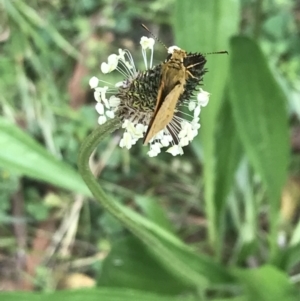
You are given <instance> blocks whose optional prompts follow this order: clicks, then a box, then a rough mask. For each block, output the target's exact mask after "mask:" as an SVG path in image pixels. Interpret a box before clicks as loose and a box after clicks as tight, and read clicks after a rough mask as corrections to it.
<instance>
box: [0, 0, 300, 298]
mask: <svg viewBox="0 0 300 301" xmlns="http://www.w3.org/2000/svg"><path fill="white" fill-rule="evenodd" d="M0 23H1V24H0V75H1V77H0V110H1V113H2V114H1V115H2V116H1V118H0V178H1V181H0V237H1V239H0V286H1V289H2V291H9V290H11V291H20V290H26V291H39V293H32V292H26V293H25V292H22V293H20V292H19V293H17V292H14V293H12V292H10V293H8V292H1V293H0V297H1V300H4V301H6V300H16V298H18V299H19V300H35V299H36V300H48V299H49V300H52V299H54V298H55V300H57V301H58V300H65V299H66V298H69V299H71V300H82V299H85V300H104V301H115V300H145V301H148V300H149V301H150V300H151V301H152V300H153V301H154V300H161V301H164V300H166V301H167V300H174V297H176V299H177V300H215V301H217V300H219V301H221V300H223V301H224V300H234V301H237V300H239V301H242V300H243V301H245V300H272V301H274V300H299V281H300V264H299V263H300V222H299V200H300V181H299V171H300V169H299V166H300V160H299V159H300V157H299V152H300V127H299V119H300V88H299V87H300V2H299V1H296V0H295V1H288V0H265V1H263V0H240V1H238V0H226V1H223V0H201V1H181V0H168V1H160V0H154V1H139V0H98V1H96V0H85V1H71V0H65V1H59V0H56V1H55V0H54V1H45V0H42V1H41V0H40V1H37V0H30V1H21V0H19V1H18V0H15V1H13V0H11V1H9V0H0ZM140 23H145V24H146V25H147V26H148V27H149V28H150V29H151V30H152V31H153V33H154V34H155V35H156V36H158V37H159V38H160V39H161V40H162V41H163V42H164V43H165V44H166V45H173V44H176V45H178V46H180V47H182V48H183V49H186V50H188V51H195V52H204V53H205V52H211V51H218V50H228V52H229V56H224V55H211V56H208V57H207V59H208V63H207V68H208V69H209V72H208V73H207V74H206V76H205V79H204V86H205V90H207V91H209V92H210V93H211V94H212V95H211V99H210V102H209V105H208V106H207V107H206V108H205V109H203V111H202V113H201V120H202V121H201V129H200V132H201V134H200V136H199V137H197V138H196V139H195V140H194V142H193V144H192V146H191V147H190V148H188V149H186V151H185V154H184V155H183V156H182V157H172V156H171V155H170V154H160V155H159V156H158V157H156V158H149V157H147V155H146V152H147V149H146V148H145V147H143V146H142V145H137V146H135V147H134V148H132V149H131V150H130V151H127V150H124V149H120V148H119V147H118V142H119V139H120V133H113V134H112V135H110V137H107V138H106V139H105V141H104V142H103V143H101V144H100V145H99V147H98V148H97V150H96V151H95V154H94V156H93V159H92V160H91V162H90V163H91V165H92V170H93V172H94V173H95V174H96V175H97V178H98V179H99V184H100V185H101V186H102V188H103V189H104V190H105V192H106V193H108V195H109V196H110V197H111V198H113V199H114V200H115V202H117V203H118V204H120V208H122V210H123V212H124V214H125V215H127V216H129V217H130V218H131V219H132V220H133V221H134V223H135V224H136V225H137V226H138V227H139V228H140V233H142V234H141V235H137V236H136V235H133V234H131V232H130V231H128V229H126V228H124V227H123V225H122V223H120V222H119V221H118V220H117V219H115V218H113V217H112V216H111V215H110V214H108V213H107V212H106V210H105V209H104V208H103V207H101V206H100V205H99V204H98V203H97V202H95V200H94V199H93V198H92V197H91V193H90V192H89V190H88V188H87V187H86V186H85V184H84V182H83V180H82V179H81V177H80V175H79V173H78V171H77V165H76V162H77V156H78V151H79V147H80V145H81V143H82V142H83V140H84V138H85V137H86V136H88V134H89V133H90V132H91V131H92V130H93V129H94V128H95V127H96V123H97V113H96V112H95V110H94V99H93V95H92V93H90V89H89V86H88V80H89V78H90V77H92V76H94V75H96V76H99V77H100V76H101V74H100V70H99V65H100V63H101V62H102V61H105V60H106V58H107V56H108V55H109V54H111V53H116V52H117V49H118V48H127V49H129V50H130V51H131V52H132V54H133V56H134V58H135V61H136V62H139V63H138V64H140V66H141V67H142V58H141V52H140V47H139V39H140V37H141V36H142V35H147V33H145V31H144V30H143V29H142V28H141V27H140ZM165 57H166V54H165V50H164V48H163V47H162V46H161V45H158V44H156V45H155V62H156V63H159V62H161V61H163V60H164V59H165ZM111 76H112V77H111V79H112V80H115V79H114V78H113V76H115V75H114V74H112V75H111ZM105 80H108V81H109V76H108V77H106V78H105ZM144 238H145V239H144ZM151 241H154V242H155V243H154V244H152V243H151ZM82 287H93V288H89V289H86V290H85V291H82V290H79V291H77V290H76V291H67V290H66V289H70V288H82ZM60 289H63V290H64V291H58V290H60Z"/></svg>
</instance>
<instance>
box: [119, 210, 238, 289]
mask: <svg viewBox="0 0 300 301" xmlns="http://www.w3.org/2000/svg"><path fill="white" fill-rule="evenodd" d="M122 210H123V211H124V214H126V215H128V217H129V218H131V219H132V220H134V221H135V222H136V223H137V224H139V225H140V229H143V231H146V232H147V235H149V234H150V235H151V236H154V237H155V238H158V239H159V242H160V243H161V245H162V247H163V248H165V249H167V250H168V251H170V252H171V254H172V256H174V258H176V260H178V261H179V262H180V263H181V264H184V265H185V267H186V269H189V270H190V272H189V273H190V276H191V275H193V280H194V282H195V283H198V284H199V283H201V288H202V289H204V288H206V287H207V286H208V285H210V284H212V285H216V284H224V283H232V282H233V281H234V279H233V276H232V275H231V273H229V272H228V271H227V270H226V269H225V268H224V267H223V266H221V265H220V264H218V263H216V262H214V261H213V260H212V259H211V258H209V257H208V256H204V255H203V254H197V253H196V252H195V251H194V250H193V249H192V248H190V247H189V246H187V245H186V244H184V243H183V242H182V241H180V240H179V239H178V238H177V237H175V236H173V235H172V234H171V233H170V232H168V231H166V230H164V229H163V228H161V227H159V226H157V225H156V224H154V223H152V222H150V221H149V220H147V219H145V218H143V217H142V216H140V215H139V214H137V213H136V212H134V211H132V210H128V209H127V208H126V207H123V208H122ZM145 235H146V234H145ZM148 247H149V250H150V252H151V253H152V254H153V256H155V257H156V258H157V259H158V260H159V261H160V262H162V263H163V264H164V265H165V266H166V267H168V269H169V270H170V271H172V272H173V273H174V271H173V269H172V266H174V262H173V261H171V260H170V259H169V258H161V256H158V255H157V253H155V252H154V251H153V250H152V248H153V247H155V246H152V245H148ZM177 276H178V275H177Z"/></svg>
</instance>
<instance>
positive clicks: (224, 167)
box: [215, 97, 242, 228]
mask: <svg viewBox="0 0 300 301" xmlns="http://www.w3.org/2000/svg"><path fill="white" fill-rule="evenodd" d="M216 146H217V148H216V149H217V151H216V161H217V164H216V193H215V204H216V215H217V216H218V220H217V222H218V228H220V227H221V225H222V222H223V220H224V216H223V215H224V209H225V207H226V201H227V197H228V194H229V192H230V189H231V187H232V184H233V180H234V175H235V171H236V169H237V166H238V164H239V162H240V160H241V157H242V145H241V142H240V139H239V137H238V134H237V130H236V128H235V124H234V120H233V117H232V108H231V105H230V102H229V99H228V97H226V98H225V102H224V103H223V106H222V108H221V110H220V114H219V123H218V132H217V144H216Z"/></svg>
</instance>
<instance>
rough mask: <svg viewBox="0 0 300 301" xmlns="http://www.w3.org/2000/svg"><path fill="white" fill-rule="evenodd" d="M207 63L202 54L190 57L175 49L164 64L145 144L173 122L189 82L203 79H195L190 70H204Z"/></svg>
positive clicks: (184, 52)
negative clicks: (178, 104) (177, 106)
mask: <svg viewBox="0 0 300 301" xmlns="http://www.w3.org/2000/svg"><path fill="white" fill-rule="evenodd" d="M205 63H206V59H205V58H204V56H202V55H201V54H192V55H190V56H188V55H187V53H186V51H184V50H182V49H174V51H173V53H172V54H171V55H170V57H169V58H168V59H167V60H166V62H165V63H163V64H162V68H161V79H160V86H159V89H158V94H157V99H156V105H155V109H154V113H153V116H152V119H151V121H150V123H149V126H148V130H147V132H146V134H145V137H144V144H147V143H148V142H149V141H150V140H151V139H152V138H153V137H154V136H155V135H156V134H157V133H158V132H160V131H161V130H162V129H164V128H165V127H166V126H167V125H168V124H169V123H170V122H171V120H172V118H173V116H174V113H175V108H176V105H177V103H178V101H179V99H180V96H182V95H183V94H184V92H185V87H186V84H187V81H188V80H189V79H194V81H196V82H197V83H199V81H200V80H201V79H202V76H201V78H200V79H199V78H197V77H195V76H194V75H193V74H192V73H191V72H190V70H189V69H193V68H194V69H195V68H197V69H199V70H203V68H204V65H205ZM204 72H205V71H204ZM204 72H202V75H203V74H204ZM198 73H199V72H198ZM195 87H196V85H195Z"/></svg>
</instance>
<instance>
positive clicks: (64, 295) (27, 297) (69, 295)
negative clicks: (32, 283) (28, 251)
mask: <svg viewBox="0 0 300 301" xmlns="http://www.w3.org/2000/svg"><path fill="white" fill-rule="evenodd" d="M0 298H1V301H15V300H19V301H41V300H42V301H52V300H55V301H65V300H72V301H82V300H84V301H100V300H101V301H133V300H138V301H173V300H174V297H173V296H164V295H156V294H151V293H147V292H142V291H134V290H128V289H117V288H112V289H111V288H109V289H106V288H101V289H90V290H73V291H60V292H55V293H44V294H42V293H30V292H19V293H0ZM176 300H178V301H181V300H182V301H195V300H196V299H195V298H193V297H186V296H184V297H179V296H178V297H176Z"/></svg>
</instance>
